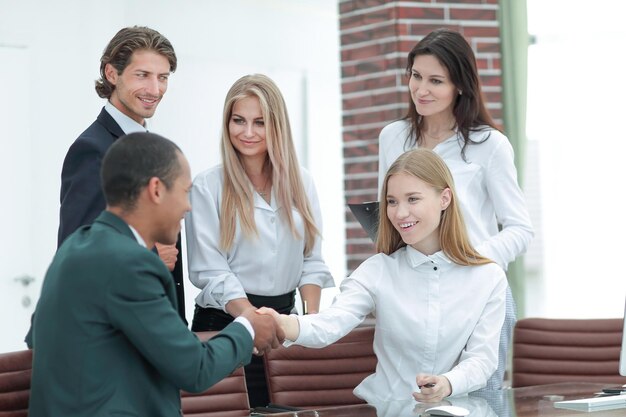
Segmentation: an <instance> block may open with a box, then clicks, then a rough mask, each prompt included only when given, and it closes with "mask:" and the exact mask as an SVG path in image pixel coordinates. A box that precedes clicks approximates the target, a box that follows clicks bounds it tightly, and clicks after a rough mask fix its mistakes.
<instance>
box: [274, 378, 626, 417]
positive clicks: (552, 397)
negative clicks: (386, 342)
mask: <svg viewBox="0 0 626 417" xmlns="http://www.w3.org/2000/svg"><path fill="white" fill-rule="evenodd" d="M612 385H614V384H586V383H561V384H550V385H538V386H533V387H524V388H515V389H505V390H502V391H481V392H476V393H471V394H470V395H468V396H463V397H458V398H454V397H453V398H449V399H448V400H446V401H444V402H443V403H440V404H439V405H442V404H451V405H456V406H460V407H464V408H467V409H468V410H469V411H470V414H469V416H468V417H553V416H555V417H575V416H576V417H580V416H584V415H589V414H590V415H591V416H594V417H595V416H597V417H600V416H602V417H617V416H620V417H624V416H626V407H623V408H620V409H614V410H602V411H594V412H591V413H588V412H583V411H574V410H564V409H558V408H554V405H553V402H555V401H561V400H573V399H578V398H590V397H593V396H594V394H595V393H597V392H599V391H601V390H602V388H606V387H609V386H612ZM434 405H436V404H421V403H417V402H415V401H414V400H412V399H411V400H407V401H391V402H382V403H377V404H372V405H355V406H344V407H332V408H323V409H318V410H302V411H297V412H294V411H292V412H288V413H279V414H272V415H271V416H272V417H356V416H359V417H409V416H410V417H419V416H420V415H423V416H424V417H426V416H428V414H426V413H425V412H424V410H426V409H427V408H429V407H432V406H434Z"/></svg>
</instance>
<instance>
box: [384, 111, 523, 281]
mask: <svg viewBox="0 0 626 417" xmlns="http://www.w3.org/2000/svg"><path fill="white" fill-rule="evenodd" d="M408 129H409V123H408V122H407V121H405V120H400V121H397V122H394V123H391V124H389V125H387V126H385V128H384V129H383V130H382V131H381V132H380V138H379V154H378V156H379V160H378V189H379V191H380V190H381V189H382V182H383V180H384V178H385V174H386V173H387V170H388V169H389V167H390V166H391V164H392V163H393V162H394V161H395V160H396V159H397V158H398V157H399V156H400V155H401V154H402V153H404V152H405V143H406V139H407V134H408ZM487 137H489V138H488V139H487V140H485V141H484V142H483V143H479V144H469V145H467V147H466V148H465V156H466V160H467V162H466V161H464V160H463V157H462V156H461V147H462V146H463V141H462V140H458V139H457V136H456V135H454V136H452V137H451V138H448V139H447V140H445V141H443V142H441V143H439V144H438V145H437V146H435V148H434V149H433V151H434V152H436V153H437V154H438V155H439V156H441V158H442V159H443V160H444V161H445V162H446V164H447V165H448V168H449V169H450V172H451V173H452V176H453V177H454V185H455V189H456V193H457V196H458V200H459V203H460V207H461V212H462V213H463V218H464V220H465V225H466V227H467V231H468V233H469V236H470V240H471V242H472V244H473V245H474V247H476V249H477V250H478V251H479V252H480V253H481V254H482V255H483V256H486V257H487V258H489V259H492V260H493V261H495V262H497V263H498V265H500V266H501V267H502V268H504V269H506V268H507V266H508V264H509V263H510V262H511V261H513V260H515V258H516V257H517V256H518V255H520V254H522V253H524V252H525V251H526V249H527V248H528V245H529V244H530V241H531V240H532V238H533V228H532V225H531V223H530V216H529V215H528V210H527V209H526V202H525V200H524V195H523V193H522V190H521V189H520V187H519V185H518V183H517V170H516V169H515V163H514V160H513V148H512V146H511V144H510V143H509V140H508V139H507V138H506V136H504V135H503V134H502V133H500V132H498V131H497V130H495V129H488V130H485V131H482V132H473V133H471V134H470V138H471V139H472V140H473V141H475V142H481V141H482V140H484V139H486V138H487ZM406 150H408V149H406ZM498 224H500V225H502V230H498Z"/></svg>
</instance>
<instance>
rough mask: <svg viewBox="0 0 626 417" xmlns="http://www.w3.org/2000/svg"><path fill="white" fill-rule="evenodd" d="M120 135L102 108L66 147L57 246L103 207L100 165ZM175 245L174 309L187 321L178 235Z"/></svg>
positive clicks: (120, 129)
mask: <svg viewBox="0 0 626 417" xmlns="http://www.w3.org/2000/svg"><path fill="white" fill-rule="evenodd" d="M122 135H124V131H123V130H122V128H121V127H120V126H119V125H118V124H117V123H116V122H115V120H114V119H113V117H111V115H110V114H109V113H108V112H107V111H106V110H105V109H104V108H102V111H100V114H99V115H98V118H97V119H96V121H95V122H93V123H92V124H91V126H89V127H88V128H87V130H85V131H84V132H83V133H81V135H80V136H79V137H78V139H76V140H75V141H74V143H73V144H72V146H71V147H70V149H69V150H68V151H67V155H66V156H65V161H64V162H63V171H62V172H61V210H60V219H59V233H58V246H61V243H63V241H64V240H65V239H66V238H67V237H68V236H69V235H70V234H72V233H73V232H74V231H75V230H76V229H78V228H79V227H80V226H83V225H85V224H91V223H92V222H93V221H94V219H95V218H96V217H98V215H99V214H100V213H101V212H102V210H104V209H105V207H106V201H105V200H104V194H103V192H102V186H101V181H100V166H101V164H102V158H103V157H104V154H105V153H106V151H107V150H108V149H109V147H110V146H111V145H112V144H113V142H115V140H116V139H117V138H119V137H120V136H122ZM176 247H177V248H178V259H177V260H176V265H175V267H174V270H173V271H172V276H173V277H174V282H175V283H176V300H177V306H178V313H179V314H180V316H181V317H182V319H183V321H184V322H185V323H187V320H186V319H185V292H184V286H183V268H182V250H181V247H180V236H179V239H178V243H177V245H176Z"/></svg>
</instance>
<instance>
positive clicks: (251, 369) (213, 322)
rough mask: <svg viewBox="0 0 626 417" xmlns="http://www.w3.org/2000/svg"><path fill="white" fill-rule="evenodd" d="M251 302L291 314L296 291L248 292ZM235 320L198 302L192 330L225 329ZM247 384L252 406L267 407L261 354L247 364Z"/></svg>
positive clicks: (265, 383)
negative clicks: (275, 293)
mask: <svg viewBox="0 0 626 417" xmlns="http://www.w3.org/2000/svg"><path fill="white" fill-rule="evenodd" d="M246 295H247V297H248V300H249V301H250V303H251V304H252V305H253V306H255V307H271V308H273V309H274V310H276V311H278V312H279V313H280V314H290V313H291V312H292V310H293V308H294V305H295V296H296V292H295V290H294V291H291V292H289V293H287V294H282V295H277V296H263V295H254V294H246ZM233 320H234V318H233V316H231V315H230V314H228V313H226V312H224V311H223V310H220V309H217V308H203V307H200V306H199V305H197V304H196V308H195V311H194V314H193V321H192V323H191V330H193V331H194V332H202V331H209V330H217V331H219V330H223V329H224V327H226V326H228V325H229V324H230V323H231V322H232V321H233ZM244 369H245V374H246V385H247V386H248V399H249V400H250V407H252V408H255V407H265V406H266V405H268V404H269V402H270V400H269V393H268V390H267V381H266V377H265V367H264V365H263V358H262V357H261V356H256V355H252V360H251V361H250V364H248V365H246V366H245V368H244Z"/></svg>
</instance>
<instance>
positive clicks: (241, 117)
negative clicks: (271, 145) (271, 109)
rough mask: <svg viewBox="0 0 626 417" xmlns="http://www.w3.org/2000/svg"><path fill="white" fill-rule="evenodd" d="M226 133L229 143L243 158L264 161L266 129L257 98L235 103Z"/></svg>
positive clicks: (251, 97) (243, 99)
mask: <svg viewBox="0 0 626 417" xmlns="http://www.w3.org/2000/svg"><path fill="white" fill-rule="evenodd" d="M228 133H229V136H230V142H231V143H232V144H233V146H234V147H235V149H236V150H237V151H238V152H239V153H240V154H241V155H242V157H243V158H251V159H256V158H262V159H265V156H266V154H267V142H266V141H265V135H266V129H265V121H264V119H263V113H262V111H261V104H260V103H259V99H258V97H255V96H250V97H245V98H242V99H241V100H238V101H236V102H235V104H234V105H233V110H232V112H231V116H230V121H229V122H228Z"/></svg>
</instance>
